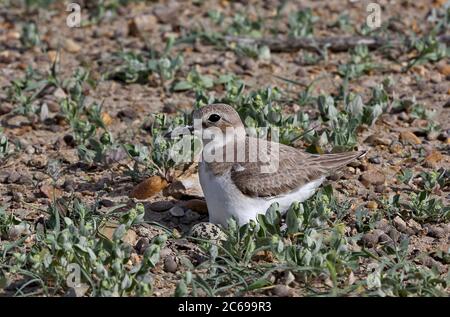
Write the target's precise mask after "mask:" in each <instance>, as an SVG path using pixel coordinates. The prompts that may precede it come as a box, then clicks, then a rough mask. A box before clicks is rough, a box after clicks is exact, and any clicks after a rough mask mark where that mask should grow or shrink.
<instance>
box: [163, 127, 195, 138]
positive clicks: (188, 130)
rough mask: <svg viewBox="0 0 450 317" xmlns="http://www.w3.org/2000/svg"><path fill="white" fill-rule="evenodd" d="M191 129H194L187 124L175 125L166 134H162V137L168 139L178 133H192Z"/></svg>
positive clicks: (178, 134) (176, 135)
mask: <svg viewBox="0 0 450 317" xmlns="http://www.w3.org/2000/svg"><path fill="white" fill-rule="evenodd" d="M193 131H194V127H193V126H191V125H187V126H185V127H176V128H175V129H173V130H172V131H169V132H167V133H166V134H164V137H165V138H168V139H170V138H176V137H178V136H180V135H185V134H192V132H193Z"/></svg>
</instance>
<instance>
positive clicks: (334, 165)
mask: <svg viewBox="0 0 450 317" xmlns="http://www.w3.org/2000/svg"><path fill="white" fill-rule="evenodd" d="M366 154H367V151H356V152H344V153H333V154H324V155H320V156H317V158H315V159H314V161H315V162H316V163H317V164H319V165H320V166H322V168H324V169H325V170H327V171H330V172H331V171H333V170H335V169H338V168H340V167H343V166H345V165H347V164H348V163H350V162H352V161H354V160H356V159H358V158H360V157H363V156H365V155H366Z"/></svg>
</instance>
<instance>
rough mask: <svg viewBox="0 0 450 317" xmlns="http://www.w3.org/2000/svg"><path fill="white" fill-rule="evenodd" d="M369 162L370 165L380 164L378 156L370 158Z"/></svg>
mask: <svg viewBox="0 0 450 317" xmlns="http://www.w3.org/2000/svg"><path fill="white" fill-rule="evenodd" d="M369 162H370V163H372V164H381V160H380V157H379V156H373V157H370V158H369Z"/></svg>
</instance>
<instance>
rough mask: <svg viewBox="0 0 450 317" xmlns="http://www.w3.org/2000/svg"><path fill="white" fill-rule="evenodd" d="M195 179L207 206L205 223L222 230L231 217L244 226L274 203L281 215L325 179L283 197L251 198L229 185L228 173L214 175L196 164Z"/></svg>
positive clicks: (308, 195)
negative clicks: (278, 207) (277, 205)
mask: <svg viewBox="0 0 450 317" xmlns="http://www.w3.org/2000/svg"><path fill="white" fill-rule="evenodd" d="M199 178H200V184H201V186H202V189H203V193H204V194H205V200H206V204H207V205H208V213H209V221H210V222H212V223H214V224H221V225H222V226H224V227H226V226H227V221H228V219H230V218H231V217H234V218H235V219H236V220H237V221H238V223H239V225H244V224H246V223H248V222H249V221H250V220H251V219H253V220H255V219H256V217H257V215H258V214H265V213H266V210H267V209H268V208H269V207H270V205H271V204H272V203H274V202H278V204H279V205H280V211H281V212H282V213H284V212H286V211H287V210H288V209H289V207H290V206H291V204H292V203H293V202H294V201H299V202H303V201H305V200H306V199H308V198H309V197H311V196H312V195H313V194H314V193H315V191H316V189H317V188H318V187H319V186H320V184H322V182H323V181H324V179H325V177H322V178H320V179H318V180H316V181H314V182H311V183H308V184H306V185H304V186H302V187H300V188H298V189H297V190H295V191H292V192H290V193H288V194H286V195H280V196H276V197H271V198H262V197H256V198H255V197H249V196H246V195H244V194H242V193H241V191H240V190H239V189H238V188H237V187H236V186H235V185H234V183H233V182H232V180H231V177H230V173H224V175H222V176H214V175H213V173H212V172H210V171H209V170H208V169H207V168H206V164H204V163H203V162H200V163H199Z"/></svg>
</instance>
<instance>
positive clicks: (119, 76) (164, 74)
mask: <svg viewBox="0 0 450 317" xmlns="http://www.w3.org/2000/svg"><path fill="white" fill-rule="evenodd" d="M174 43H175V39H174V38H170V39H169V40H168V41H167V43H166V47H165V49H164V50H163V51H162V52H158V51H155V50H151V51H150V52H143V53H139V54H138V53H134V52H119V53H116V54H115V58H116V60H117V61H118V62H119V63H120V65H119V66H117V67H115V68H114V69H113V70H111V71H109V72H108V73H106V75H105V77H106V78H108V79H114V80H118V81H122V82H124V83H127V84H129V83H141V84H143V83H147V82H148V81H149V76H150V75H151V74H156V75H157V76H158V78H159V81H160V84H161V85H162V86H163V87H165V83H166V82H167V81H170V80H172V79H173V78H174V76H175V73H176V72H177V71H178V70H179V69H180V68H181V66H182V65H183V57H182V56H181V54H177V55H171V54H170V51H171V50H172V48H173V45H174Z"/></svg>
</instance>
